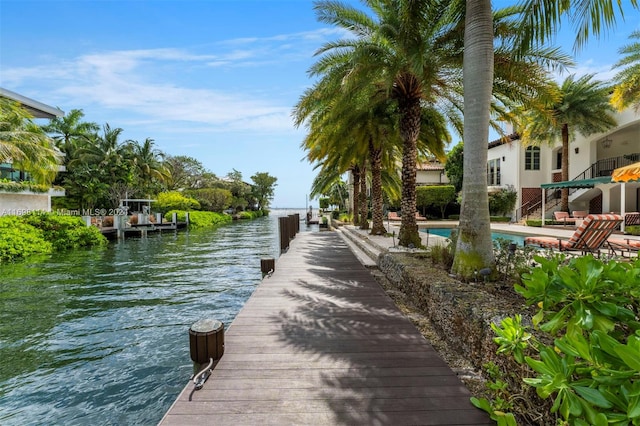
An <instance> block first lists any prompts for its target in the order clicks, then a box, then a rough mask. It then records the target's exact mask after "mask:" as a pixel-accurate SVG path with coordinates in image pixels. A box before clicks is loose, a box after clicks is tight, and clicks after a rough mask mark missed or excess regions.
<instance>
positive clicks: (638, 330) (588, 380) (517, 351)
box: [472, 255, 640, 426]
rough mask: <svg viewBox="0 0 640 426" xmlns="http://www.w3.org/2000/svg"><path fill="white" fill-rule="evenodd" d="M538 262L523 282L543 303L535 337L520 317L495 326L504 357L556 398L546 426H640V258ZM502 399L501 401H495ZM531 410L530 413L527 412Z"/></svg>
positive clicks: (492, 408) (479, 402)
mask: <svg viewBox="0 0 640 426" xmlns="http://www.w3.org/2000/svg"><path fill="white" fill-rule="evenodd" d="M535 260H536V261H537V262H538V263H539V264H540V266H539V267H538V268H535V269H533V270H532V272H531V273H529V274H524V275H523V277H522V282H523V284H522V285H516V286H515V289H516V291H517V292H518V293H520V294H521V295H522V296H524V297H525V299H526V301H527V304H529V305H537V306H538V308H539V310H538V312H537V314H536V315H535V316H534V317H533V319H532V323H533V326H534V327H535V328H536V329H537V330H538V332H539V337H536V336H534V335H533V334H532V333H530V332H529V330H528V327H527V326H525V325H523V323H522V319H521V318H520V317H519V316H516V317H515V318H506V319H504V320H503V321H502V322H501V324H500V326H497V325H493V326H492V328H493V329H494V331H495V332H496V335H497V337H496V338H495V339H494V340H495V342H496V343H497V344H498V345H499V348H498V353H503V354H507V355H510V356H513V358H514V359H515V360H516V362H518V363H520V364H521V365H523V366H525V367H528V370H527V371H529V372H530V374H531V375H532V376H533V377H523V378H522V380H523V382H524V383H526V384H527V385H529V386H531V387H533V388H535V390H536V393H537V395H538V396H539V397H540V398H542V399H543V400H546V399H550V400H551V401H552V405H551V409H550V412H549V413H546V414H545V419H542V420H543V421H544V423H545V424H556V422H554V421H553V420H554V419H553V416H554V415H556V416H559V417H560V419H561V420H560V422H561V423H558V424H563V425H565V424H566V425H576V426H586V425H596V426H599V425H602V426H605V425H630V424H633V425H639V424H640V356H639V354H640V322H639V321H638V318H639V315H640V286H639V284H640V259H636V260H635V261H634V262H617V261H614V260H611V261H609V262H607V263H605V262H602V261H600V260H598V259H595V258H594V257H593V256H591V255H589V256H582V257H574V258H571V259H570V260H568V261H567V259H566V258H565V257H564V256H556V257H553V258H551V259H545V258H542V257H539V256H536V257H535ZM472 401H473V403H474V404H475V405H476V406H477V407H480V408H482V409H485V410H487V411H488V412H490V413H491V416H492V418H494V419H495V420H497V421H498V424H499V425H500V424H504V425H510V424H515V420H514V416H513V415H510V416H508V415H506V414H505V413H504V412H502V411H501V410H500V409H499V408H498V406H497V405H495V404H493V403H492V402H490V401H488V400H486V399H477V398H472ZM494 402H495V401H494ZM530 409H531V407H526V408H523V411H527V410H530Z"/></svg>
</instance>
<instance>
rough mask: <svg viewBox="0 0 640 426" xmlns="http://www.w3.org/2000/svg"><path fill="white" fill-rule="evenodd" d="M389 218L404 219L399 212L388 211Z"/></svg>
mask: <svg viewBox="0 0 640 426" xmlns="http://www.w3.org/2000/svg"><path fill="white" fill-rule="evenodd" d="M387 219H389V220H402V218H401V217H400V216H398V212H389V213H387Z"/></svg>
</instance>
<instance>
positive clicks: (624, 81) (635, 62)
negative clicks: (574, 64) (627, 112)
mask: <svg viewBox="0 0 640 426" xmlns="http://www.w3.org/2000/svg"><path fill="white" fill-rule="evenodd" d="M629 38H630V39H635V41H634V42H633V43H631V44H628V45H626V46H624V47H622V48H621V49H620V50H619V51H618V53H620V54H621V55H625V56H624V57H623V58H622V59H620V60H619V61H618V62H616V64H615V65H614V66H613V68H619V69H620V71H619V72H618V73H617V74H616V76H615V77H614V80H615V82H616V85H615V87H614V88H613V94H612V95H611V103H612V104H613V106H614V107H615V108H617V109H618V110H620V111H622V110H623V109H625V108H627V107H628V106H631V105H633V106H634V108H635V110H636V111H638V110H640V30H638V31H634V32H633V33H631V35H630V36H629Z"/></svg>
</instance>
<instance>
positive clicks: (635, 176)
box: [611, 162, 640, 182]
mask: <svg viewBox="0 0 640 426" xmlns="http://www.w3.org/2000/svg"><path fill="white" fill-rule="evenodd" d="M636 180H640V162H638V163H633V164H629V165H628V166H624V167H619V168H617V169H615V170H614V171H613V173H612V174H611V181H612V182H631V181H636Z"/></svg>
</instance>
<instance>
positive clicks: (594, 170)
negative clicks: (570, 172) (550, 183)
mask: <svg viewBox="0 0 640 426" xmlns="http://www.w3.org/2000/svg"><path fill="white" fill-rule="evenodd" d="M637 161H640V153H632V154H626V155H622V156H619V157H611V158H603V159H600V160H598V161H596V162H595V163H593V164H592V165H591V166H589V167H588V168H587V169H585V170H584V171H583V172H582V173H580V174H579V175H578V176H576V177H574V178H573V179H572V180H584V179H591V178H595V177H602V176H611V174H612V173H613V171H614V170H615V169H617V168H618V167H624V166H627V165H629V164H633V163H635V162H637ZM582 190H584V188H569V201H571V199H572V195H573V196H574V198H575V194H576V192H578V191H582ZM545 193H546V200H545V210H546V211H555V210H558V206H559V205H560V190H559V189H552V190H545ZM541 218H542V201H537V202H531V203H528V204H525V205H523V206H521V207H520V208H519V209H518V210H516V222H519V221H523V220H527V219H541Z"/></svg>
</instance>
